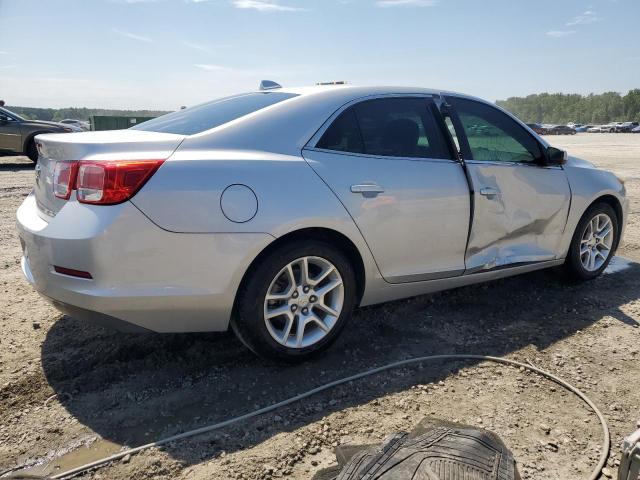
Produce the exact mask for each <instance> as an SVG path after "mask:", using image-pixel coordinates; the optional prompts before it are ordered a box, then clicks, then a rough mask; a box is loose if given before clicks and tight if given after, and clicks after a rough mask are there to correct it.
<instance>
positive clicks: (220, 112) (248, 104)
mask: <svg viewBox="0 0 640 480" xmlns="http://www.w3.org/2000/svg"><path fill="white" fill-rule="evenodd" d="M296 96H297V95H296V94H294V93H284V92H255V93H247V94H244V95H236V96H233V97H226V98H221V99H219V100H214V101H212V102H207V103H203V104H201V105H196V106H195V107H191V108H185V109H184V110H178V111H177V112H173V113H168V114H166V115H162V116H161V117H158V118H154V119H153V120H148V121H146V122H144V123H141V124H140V125H136V126H135V127H131V130H145V131H149V132H164V133H176V134H179V135H193V134H196V133H200V132H204V131H205V130H209V129H211V128H215V127H219V126H220V125H223V124H225V123H228V122H231V121H232V120H236V119H237V118H240V117H243V116H245V115H248V114H250V113H253V112H256V111H258V110H260V109H262V108H265V107H268V106H270V105H274V104H276V103H279V102H282V101H283V100H287V99H289V98H292V97H296Z"/></svg>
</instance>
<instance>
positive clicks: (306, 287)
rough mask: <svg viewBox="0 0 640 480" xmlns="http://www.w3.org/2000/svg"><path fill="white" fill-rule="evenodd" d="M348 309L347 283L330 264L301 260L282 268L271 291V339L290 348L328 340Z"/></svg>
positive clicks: (267, 315)
mask: <svg viewBox="0 0 640 480" xmlns="http://www.w3.org/2000/svg"><path fill="white" fill-rule="evenodd" d="M343 306H344V283H343V280H342V277H341V275H340V272H339V271H338V269H337V268H336V267H335V265H333V264H332V263H331V262H329V261H328V260H326V259H324V258H321V257H315V256H308V257H301V258H298V259H296V260H293V261H292V262H290V263H289V264H287V265H286V266H285V267H284V268H282V269H281V270H280V271H279V272H278V273H277V275H276V276H275V278H274V279H273V281H272V282H271V284H270V285H269V288H268V290H267V294H266V296H265V299H264V321H265V324H266V326H267V330H268V331H269V334H270V335H271V337H272V338H273V339H274V340H275V341H276V342H278V343H279V344H280V345H283V346H285V347H288V348H298V349H299V348H305V347H309V346H311V345H314V344H316V343H318V342H319V341H321V340H322V339H323V338H325V337H326V336H327V335H328V333H329V332H330V331H331V329H332V328H333V327H334V326H335V324H336V323H337V321H338V318H339V317H340V314H341V312H342V309H343Z"/></svg>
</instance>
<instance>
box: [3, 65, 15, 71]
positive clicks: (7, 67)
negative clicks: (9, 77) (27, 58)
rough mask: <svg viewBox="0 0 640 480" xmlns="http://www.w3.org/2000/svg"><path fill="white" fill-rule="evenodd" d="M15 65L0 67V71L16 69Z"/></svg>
mask: <svg viewBox="0 0 640 480" xmlns="http://www.w3.org/2000/svg"><path fill="white" fill-rule="evenodd" d="M16 67H17V65H15V64H14V65H0V70H9V69H11V68H16Z"/></svg>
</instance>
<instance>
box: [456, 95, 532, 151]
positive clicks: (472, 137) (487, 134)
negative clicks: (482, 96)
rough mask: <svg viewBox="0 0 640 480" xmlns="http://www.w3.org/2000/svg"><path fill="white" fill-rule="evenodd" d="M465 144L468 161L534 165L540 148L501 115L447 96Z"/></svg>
mask: <svg viewBox="0 0 640 480" xmlns="http://www.w3.org/2000/svg"><path fill="white" fill-rule="evenodd" d="M447 100H448V101H449V103H450V104H451V105H452V106H453V107H454V108H455V110H456V113H457V114H458V117H459V118H460V122H461V123H462V128H463V129H464V133H465V134H466V136H467V139H468V141H469V147H470V149H471V156H472V157H473V158H472V160H480V161H491V162H525V163H535V162H537V161H538V160H539V159H540V158H541V157H542V152H541V150H540V145H539V144H538V142H537V141H536V140H535V139H534V138H533V136H531V135H530V134H529V133H528V132H527V131H526V130H525V129H524V128H522V127H521V126H520V125H519V124H518V123H517V122H516V121H514V120H513V119H512V118H510V117H509V116H508V115H506V114H505V113H503V112H501V111H500V110H498V109H497V108H494V107H492V106H490V105H486V104H484V103H481V102H477V101H475V100H467V99H464V98H456V97H450V98H448V99H447Z"/></svg>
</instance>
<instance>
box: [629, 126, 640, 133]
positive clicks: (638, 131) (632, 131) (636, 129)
mask: <svg viewBox="0 0 640 480" xmlns="http://www.w3.org/2000/svg"><path fill="white" fill-rule="evenodd" d="M631 133H640V127H636V128H634V129H633V130H631Z"/></svg>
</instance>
